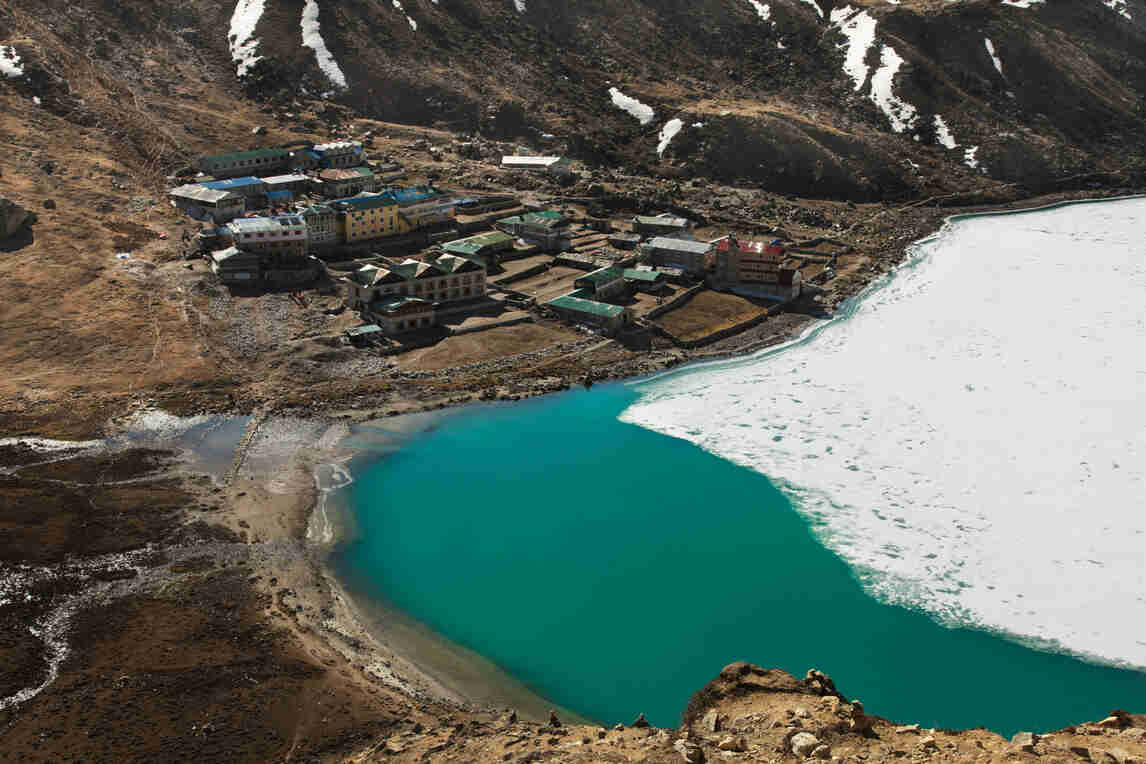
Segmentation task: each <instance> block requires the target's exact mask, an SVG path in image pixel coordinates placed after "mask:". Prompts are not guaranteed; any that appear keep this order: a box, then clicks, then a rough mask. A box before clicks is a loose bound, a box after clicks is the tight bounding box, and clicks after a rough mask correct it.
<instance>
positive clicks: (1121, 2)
mask: <svg viewBox="0 0 1146 764" xmlns="http://www.w3.org/2000/svg"><path fill="white" fill-rule="evenodd" d="M1102 4H1103V5H1105V6H1106V7H1107V8H1109V9H1110V10H1112V11H1114V12H1115V13H1117V14H1118V15H1119V16H1121V17H1122V18H1124V19H1126V20H1127V21H1133V20H1134V19H1133V18H1132V17H1131V16H1130V9H1129V8H1127V7H1126V0H1102Z"/></svg>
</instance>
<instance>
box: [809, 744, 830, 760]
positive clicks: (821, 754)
mask: <svg viewBox="0 0 1146 764" xmlns="http://www.w3.org/2000/svg"><path fill="white" fill-rule="evenodd" d="M812 758H813V759H830V758H832V747H831V746H830V745H827V744H826V743H821V744H820V745H818V746H816V747H815V749H813V751H812Z"/></svg>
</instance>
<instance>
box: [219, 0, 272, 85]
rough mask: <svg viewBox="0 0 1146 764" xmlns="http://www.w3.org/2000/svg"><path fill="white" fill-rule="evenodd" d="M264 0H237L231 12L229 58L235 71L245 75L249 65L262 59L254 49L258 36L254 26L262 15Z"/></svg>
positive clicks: (257, 45)
mask: <svg viewBox="0 0 1146 764" xmlns="http://www.w3.org/2000/svg"><path fill="white" fill-rule="evenodd" d="M264 5H265V0H239V2H237V3H235V11H234V12H233V13H232V14H231V29H230V33H229V34H228V35H227V41H228V42H229V43H230V46H231V60H232V61H233V62H234V63H235V73H236V74H237V75H238V76H240V77H245V76H246V74H247V72H249V71H250V70H251V67H252V66H254V65H255V64H257V63H258V62H259V61H261V60H262V58H263V57H262V56H260V55H258V54H257V53H256V52H255V51H256V50H258V47H259V38H257V37H255V27H256V26H258V24H259V19H261V18H262V17H263V7H264Z"/></svg>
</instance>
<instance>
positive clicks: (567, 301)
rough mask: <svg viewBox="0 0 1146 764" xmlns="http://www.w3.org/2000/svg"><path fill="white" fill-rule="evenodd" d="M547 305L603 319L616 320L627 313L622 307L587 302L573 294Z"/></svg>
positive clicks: (563, 296)
mask: <svg viewBox="0 0 1146 764" xmlns="http://www.w3.org/2000/svg"><path fill="white" fill-rule="evenodd" d="M545 304H546V305H550V306H552V307H554V308H563V309H565V310H571V311H575V312H577V313H585V314H588V315H591V316H601V317H602V318H616V317H617V316H619V315H621V314H622V313H624V312H625V309H624V308H622V307H621V306H620V305H609V304H608V303H604V302H595V301H593V300H585V299H582V298H580V297H574V296H573V295H571V294H566V295H562V296H560V297H556V298H554V299H552V300H550V301H549V302H547V303H545Z"/></svg>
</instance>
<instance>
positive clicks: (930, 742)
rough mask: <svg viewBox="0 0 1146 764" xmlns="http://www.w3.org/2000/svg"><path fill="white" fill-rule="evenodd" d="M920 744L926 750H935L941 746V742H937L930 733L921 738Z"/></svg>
mask: <svg viewBox="0 0 1146 764" xmlns="http://www.w3.org/2000/svg"><path fill="white" fill-rule="evenodd" d="M919 745H920V747H921V748H923V749H924V750H935V749H937V748H938V747H939V743H937V742H935V738H933V737H932V736H931V735H928V736H927V737H925V738H923V739H922V740H920V741H919Z"/></svg>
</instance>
